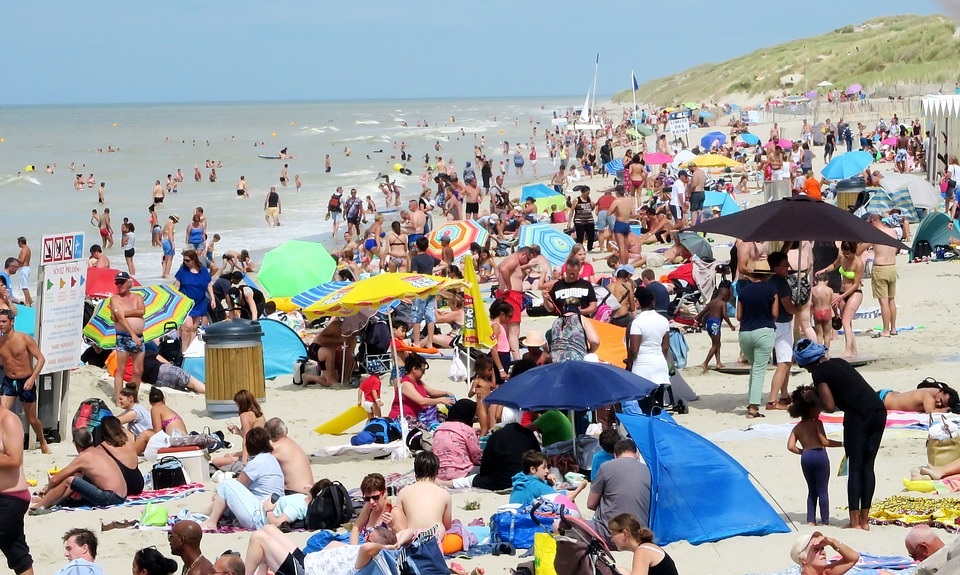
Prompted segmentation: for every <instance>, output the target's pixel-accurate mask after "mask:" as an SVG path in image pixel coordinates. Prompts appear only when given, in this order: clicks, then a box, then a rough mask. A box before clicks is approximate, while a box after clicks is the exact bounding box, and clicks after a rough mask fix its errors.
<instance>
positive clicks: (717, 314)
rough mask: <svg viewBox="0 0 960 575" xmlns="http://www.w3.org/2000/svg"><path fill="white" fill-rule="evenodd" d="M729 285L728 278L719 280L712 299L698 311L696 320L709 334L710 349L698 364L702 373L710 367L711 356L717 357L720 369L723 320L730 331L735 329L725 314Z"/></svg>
mask: <svg viewBox="0 0 960 575" xmlns="http://www.w3.org/2000/svg"><path fill="white" fill-rule="evenodd" d="M730 287H731V284H730V280H723V281H722V282H720V285H719V286H717V292H716V294H714V296H713V299H712V300H710V303H708V304H707V305H706V307H704V308H703V311H701V312H700V315H698V316H697V321H698V322H699V323H700V325H701V326H703V329H704V330H705V331H706V332H707V333H708V334H709V335H710V351H708V352H707V357H706V359H704V360H703V363H702V364H700V369H702V370H703V373H707V369H709V367H710V358H713V357H716V359H717V368H718V369H720V368H722V367H723V363H721V362H720V326H721V325H722V324H723V322H724V321H726V322H727V325H729V326H730V329H731V330H732V331H736V329H737V328H736V327H735V326H734V325H733V322H731V321H730V316H729V315H727V302H729V301H730V296H731V292H730Z"/></svg>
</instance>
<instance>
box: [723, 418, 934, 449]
mask: <svg viewBox="0 0 960 575" xmlns="http://www.w3.org/2000/svg"><path fill="white" fill-rule="evenodd" d="M820 421H822V422H823V428H824V431H826V433H827V435H830V434H831V433H840V432H842V431H843V412H842V411H837V412H834V413H821V414H820ZM796 424H797V422H796V421H792V422H790V423H781V424H770V423H758V424H755V425H749V426H747V427H745V428H743V429H724V430H722V431H718V432H716V433H711V434H710V435H707V436H706V438H707V439H709V440H710V441H712V442H714V443H723V442H729V441H743V440H745V439H784V440H785V439H787V438H788V437H790V431H791V430H792V429H793V427H794V426H795V425H796ZM928 426H929V417H928V416H927V414H925V413H914V412H911V411H888V412H887V427H886V428H887V430H888V431H890V430H901V431H907V432H911V433H909V434H907V436H909V437H912V436H913V432H916V434H917V435H916V436H917V437H923V436H925V435H926V431H927V427H928Z"/></svg>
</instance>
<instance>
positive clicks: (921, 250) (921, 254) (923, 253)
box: [913, 240, 933, 258]
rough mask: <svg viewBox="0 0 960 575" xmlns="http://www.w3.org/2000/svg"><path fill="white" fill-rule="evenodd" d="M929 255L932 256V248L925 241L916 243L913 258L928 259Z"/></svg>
mask: <svg viewBox="0 0 960 575" xmlns="http://www.w3.org/2000/svg"><path fill="white" fill-rule="evenodd" d="M931 255H933V247H932V246H931V245H930V242H929V241H927V240H920V241H918V242H917V245H916V246H915V247H914V248H913V257H914V258H928V257H930V256H931Z"/></svg>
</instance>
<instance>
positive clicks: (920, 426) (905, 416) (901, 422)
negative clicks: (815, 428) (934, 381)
mask: <svg viewBox="0 0 960 575" xmlns="http://www.w3.org/2000/svg"><path fill="white" fill-rule="evenodd" d="M820 421H822V422H824V423H841V424H842V423H843V412H835V413H821V414H820ZM929 423H930V416H928V415H927V414H926V413H916V412H913V411H887V429H915V430H917V431H926V430H927V427H928V426H929Z"/></svg>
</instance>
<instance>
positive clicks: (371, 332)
mask: <svg viewBox="0 0 960 575" xmlns="http://www.w3.org/2000/svg"><path fill="white" fill-rule="evenodd" d="M390 340H391V333H390V326H389V324H387V321H386V320H385V319H384V318H383V316H382V315H381V314H379V313H378V314H376V315H374V316H372V317H371V318H370V321H368V322H367V325H366V326H365V327H364V328H363V330H362V331H361V332H360V350H359V352H358V353H357V369H358V371H359V372H360V374H361V375H371V374H380V373H390V371H391V370H392V369H393V354H392V353H390Z"/></svg>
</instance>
